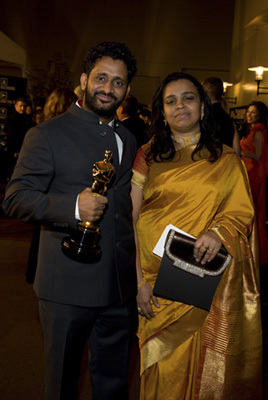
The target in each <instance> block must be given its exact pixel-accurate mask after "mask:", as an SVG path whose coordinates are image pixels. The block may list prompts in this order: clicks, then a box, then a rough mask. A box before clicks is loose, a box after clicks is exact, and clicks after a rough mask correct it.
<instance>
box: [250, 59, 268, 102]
mask: <svg viewBox="0 0 268 400" xmlns="http://www.w3.org/2000/svg"><path fill="white" fill-rule="evenodd" d="M248 70H249V71H254V72H255V81H256V82H257V96H258V95H259V94H268V92H264V91H263V90H265V89H268V87H265V86H260V83H261V81H262V80H263V73H264V72H266V71H268V68H266V67H262V66H259V67H251V68H248ZM261 90H262V91H261Z"/></svg>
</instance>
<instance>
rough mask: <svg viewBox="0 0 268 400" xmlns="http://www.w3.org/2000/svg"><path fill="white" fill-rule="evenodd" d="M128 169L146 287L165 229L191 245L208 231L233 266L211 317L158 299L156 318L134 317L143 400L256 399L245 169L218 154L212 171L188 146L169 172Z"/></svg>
mask: <svg viewBox="0 0 268 400" xmlns="http://www.w3.org/2000/svg"><path fill="white" fill-rule="evenodd" d="M147 146H148V145H145V146H143V148H142V149H140V150H139V151H138V153H137V157H136V160H135V164H134V168H133V171H134V175H133V181H132V182H133V184H135V185H138V186H140V187H143V196H144V200H143V204H142V208H141V211H140V216H139V220H138V223H137V231H138V240H139V247H140V257H141V266H142V271H143V274H144V277H145V279H146V280H147V281H148V283H150V285H151V286H152V287H153V286H154V283H155V279H156V276H157V273H158V269H159V266H160V262H161V259H160V258H159V257H158V256H156V255H154V254H153V253H152V250H153V248H154V246H155V244H156V243H157V241H158V239H159V237H160V236H161V234H162V232H163V230H164V228H165V227H166V225H168V224H173V225H175V226H177V227H179V228H181V229H183V230H184V231H186V232H188V233H190V234H191V235H193V236H195V237H200V235H201V234H202V233H204V232H206V231H207V230H209V229H212V230H213V231H214V232H215V233H216V234H217V235H219V237H220V239H221V240H222V243H223V244H224V246H225V247H226V249H227V250H228V251H229V253H230V254H231V256H232V261H231V263H230V264H229V266H228V267H227V269H226V271H225V273H224V275H223V277H222V279H221V282H220V284H219V286H218V288H217V291H216V294H215V296H214V299H213V303H212V306H211V309H210V312H209V313H207V312H206V311H204V310H201V309H198V308H196V307H193V306H191V305H187V304H183V303H179V302H172V301H169V300H166V299H161V298H158V301H159V303H160V305H161V307H160V308H156V307H154V306H152V307H153V310H154V312H155V317H154V318H153V319H152V320H151V321H148V320H146V319H145V318H144V317H140V322H139V330H138V336H139V340H140V350H141V397H140V398H141V399H145V400H168V399H169V400H188V399H189V400H190V399H191V400H194V399H195V400H197V399H199V400H226V399H234V400H238V399H239V400H241V399H243V400H253V399H254V400H259V399H261V371H262V333H261V317H260V297H259V284H258V269H257V266H258V260H257V247H256V236H255V230H254V229H253V220H254V211H253V206H252V202H251V199H250V194H249V189H248V179H247V174H246V171H245V168H244V165H243V163H242V162H241V161H240V159H239V157H238V156H236V155H235V153H234V152H233V151H232V150H231V149H230V148H228V147H227V146H224V148H223V154H222V156H221V157H220V158H219V160H218V161H216V162H215V163H213V164H211V163H209V162H208V161H207V160H206V157H207V154H206V152H205V151H203V153H202V155H200V157H199V159H198V160H197V161H193V160H192V159H191V154H192V151H193V149H194V146H192V145H191V146H188V147H186V148H184V149H182V150H180V151H179V152H177V153H176V156H175V158H174V159H173V160H172V161H170V162H162V163H152V164H151V165H150V167H148V166H147V165H146V163H145V160H144V151H146V149H147Z"/></svg>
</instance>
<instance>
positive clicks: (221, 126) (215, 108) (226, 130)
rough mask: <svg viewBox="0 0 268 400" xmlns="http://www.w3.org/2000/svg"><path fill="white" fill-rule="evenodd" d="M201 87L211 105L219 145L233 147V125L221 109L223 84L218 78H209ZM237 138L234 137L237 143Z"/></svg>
mask: <svg viewBox="0 0 268 400" xmlns="http://www.w3.org/2000/svg"><path fill="white" fill-rule="evenodd" d="M202 86H203V88H204V90H205V92H206V93H207V95H208V97H209V98H210V101H211V104H212V107H211V108H212V115H213V118H214V121H215V123H216V125H217V131H218V134H219V139H220V141H221V143H224V144H226V145H227V146H229V147H233V141H234V133H235V130H234V125H233V123H232V120H231V118H230V117H229V115H228V114H227V112H226V111H225V110H224V109H223V107H222V101H223V82H222V80H221V79H220V78H217V77H209V78H206V79H205V80H204V82H203V83H202ZM237 139H238V136H236V137H235V140H236V141H237Z"/></svg>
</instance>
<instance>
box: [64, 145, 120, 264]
mask: <svg viewBox="0 0 268 400" xmlns="http://www.w3.org/2000/svg"><path fill="white" fill-rule="evenodd" d="M112 155H113V153H112V151H111V150H106V151H105V155H104V159H103V161H97V162H95V163H94V164H93V171H92V172H93V173H92V176H93V184H92V188H91V190H92V192H93V193H96V196H97V195H103V194H104V192H105V187H106V186H107V185H108V183H109V182H110V180H111V179H112V177H113V175H114V172H115V170H114V166H113V165H112V163H111V158H112ZM99 239H100V227H99V226H98V224H97V223H96V222H92V221H79V222H78V224H77V227H76V229H74V230H73V231H72V233H71V235H70V236H67V237H65V238H63V240H62V251H63V253H64V254H65V255H66V256H68V257H69V258H72V259H74V260H76V261H80V262H88V263H95V262H97V261H99V260H100V258H101V249H100V247H99V245H98V242H99Z"/></svg>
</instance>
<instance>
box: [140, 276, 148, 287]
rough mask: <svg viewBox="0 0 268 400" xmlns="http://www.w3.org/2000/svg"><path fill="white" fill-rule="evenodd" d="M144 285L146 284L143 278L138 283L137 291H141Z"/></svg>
mask: <svg viewBox="0 0 268 400" xmlns="http://www.w3.org/2000/svg"><path fill="white" fill-rule="evenodd" d="M145 283H147V281H146V279H145V278H144V277H143V278H142V280H141V281H140V282H139V283H138V289H141V288H142V287H143V286H144V285H145Z"/></svg>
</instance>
